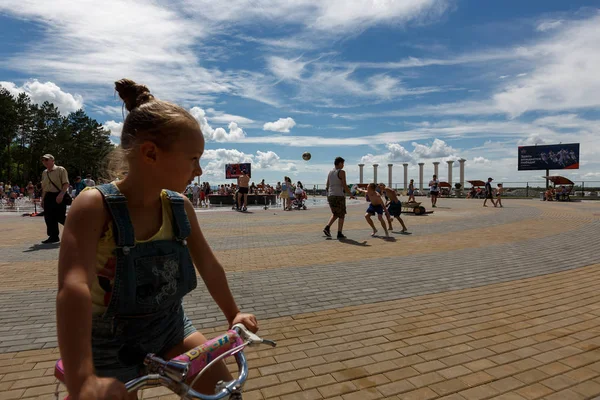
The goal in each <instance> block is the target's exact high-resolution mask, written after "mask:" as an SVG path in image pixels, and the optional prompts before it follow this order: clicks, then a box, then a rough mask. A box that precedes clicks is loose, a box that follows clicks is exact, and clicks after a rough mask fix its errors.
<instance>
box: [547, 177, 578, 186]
mask: <svg viewBox="0 0 600 400" xmlns="http://www.w3.org/2000/svg"><path fill="white" fill-rule="evenodd" d="M542 178H544V179H548V180H549V181H550V182H552V183H554V185H574V183H573V182H572V181H571V180H570V179H568V178H565V177H564V176H559V175H554V176H543V177H542Z"/></svg>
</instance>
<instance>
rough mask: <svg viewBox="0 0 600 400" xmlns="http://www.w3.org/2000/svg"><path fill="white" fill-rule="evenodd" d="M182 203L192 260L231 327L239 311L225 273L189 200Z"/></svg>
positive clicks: (249, 327)
mask: <svg viewBox="0 0 600 400" xmlns="http://www.w3.org/2000/svg"><path fill="white" fill-rule="evenodd" d="M184 201H185V211H186V213H187V216H188V219H189V221H190V225H191V227H192V232H191V234H190V237H189V238H188V239H187V241H188V248H189V250H190V254H191V256H192V260H193V261H194V265H195V266H196V269H197V270H198V272H199V273H200V276H201V277H202V280H203V281H204V283H205V284H206V287H207V288H208V291H209V293H210V295H211V296H212V298H213V299H214V300H215V302H216V303H217V305H218V306H219V308H220V309H221V311H223V314H225V317H226V318H227V321H228V322H229V324H230V325H232V324H233V322H234V320H235V319H236V316H238V314H240V310H239V308H238V306H237V305H236V303H235V300H234V298H233V295H232V294H231V290H230V289H229V284H228V283H227V277H226V276H225V271H224V270H223V266H222V265H221V263H220V262H219V260H217V257H215V254H214V253H213V251H212V249H211V248H210V246H209V245H208V242H207V241H206V238H205V237H204V235H203V234H202V231H201V230H200V225H199V224H198V218H197V217H196V212H195V210H194V206H193V205H192V203H191V202H190V201H189V199H187V198H185V199H184ZM247 328H248V329H251V330H252V327H251V326H247Z"/></svg>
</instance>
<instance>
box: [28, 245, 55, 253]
mask: <svg viewBox="0 0 600 400" xmlns="http://www.w3.org/2000/svg"><path fill="white" fill-rule="evenodd" d="M59 247H60V243H49V244H44V243H41V244H32V245H31V247H30V248H28V249H27V250H23V253H31V252H32V251H40V250H52V249H58V248H59Z"/></svg>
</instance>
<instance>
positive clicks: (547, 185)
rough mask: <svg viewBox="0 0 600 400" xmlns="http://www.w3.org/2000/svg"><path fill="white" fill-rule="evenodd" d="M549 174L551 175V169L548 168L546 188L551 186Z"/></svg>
mask: <svg viewBox="0 0 600 400" xmlns="http://www.w3.org/2000/svg"><path fill="white" fill-rule="evenodd" d="M549 176H550V170H549V169H547V170H546V190H548V188H549V187H550V180H549V179H548V177H549Z"/></svg>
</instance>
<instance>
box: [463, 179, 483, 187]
mask: <svg viewBox="0 0 600 400" xmlns="http://www.w3.org/2000/svg"><path fill="white" fill-rule="evenodd" d="M467 182H469V183H470V184H471V185H473V186H485V182H484V181H477V180H476V181H467Z"/></svg>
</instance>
